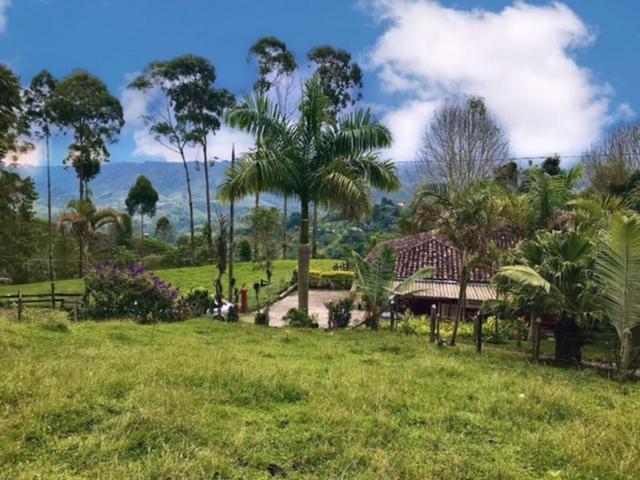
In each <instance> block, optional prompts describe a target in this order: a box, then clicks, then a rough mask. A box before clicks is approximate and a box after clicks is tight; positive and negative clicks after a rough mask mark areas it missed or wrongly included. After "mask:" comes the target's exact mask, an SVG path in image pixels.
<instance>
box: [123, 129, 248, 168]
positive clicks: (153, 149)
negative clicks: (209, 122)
mask: <svg viewBox="0 0 640 480" xmlns="http://www.w3.org/2000/svg"><path fill="white" fill-rule="evenodd" d="M133 140H134V142H135V150H134V152H133V155H134V156H136V157H151V158H162V159H163V160H165V161H167V162H181V161H182V159H181V158H180V155H179V154H178V153H177V152H174V151H172V150H170V149H168V148H166V147H165V146H163V145H161V144H160V143H159V142H157V141H156V140H155V138H153V136H152V135H151V134H150V133H149V132H148V131H147V130H144V129H138V130H136V131H135V132H134V133H133ZM208 142H209V145H208V149H207V155H208V157H209V158H210V159H214V158H216V157H217V158H219V159H223V160H229V159H230V158H231V146H232V145H234V144H235V148H236V155H240V154H242V153H243V152H246V151H248V150H249V149H250V148H251V147H253V145H254V141H253V138H252V137H251V136H250V135H247V134H245V133H243V132H240V131H238V130H233V129H231V128H229V127H226V126H223V127H222V128H221V129H220V130H218V131H217V132H216V134H215V135H212V136H209V138H208ZM185 156H186V158H187V161H194V160H202V150H201V149H200V148H196V147H187V149H186V155H185Z"/></svg>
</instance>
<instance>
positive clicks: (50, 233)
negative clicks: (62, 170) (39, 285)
mask: <svg viewBox="0 0 640 480" xmlns="http://www.w3.org/2000/svg"><path fill="white" fill-rule="evenodd" d="M45 140H46V148H47V222H48V224H47V228H48V231H47V240H48V245H47V253H48V256H49V282H51V283H53V245H52V243H53V231H52V222H51V158H50V148H49V134H48V133H47V135H46V139H45Z"/></svg>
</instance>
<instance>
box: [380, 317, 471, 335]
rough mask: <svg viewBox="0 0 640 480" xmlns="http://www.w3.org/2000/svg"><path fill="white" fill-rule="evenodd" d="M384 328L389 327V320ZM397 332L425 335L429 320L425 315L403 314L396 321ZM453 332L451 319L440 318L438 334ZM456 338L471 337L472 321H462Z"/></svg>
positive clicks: (427, 333)
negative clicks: (400, 318) (401, 317)
mask: <svg viewBox="0 0 640 480" xmlns="http://www.w3.org/2000/svg"><path fill="white" fill-rule="evenodd" d="M384 328H387V329H388V328H390V325H389V322H386V324H385V325H384ZM398 332H400V333H404V334H406V335H419V336H425V335H429V333H430V321H429V318H428V317H426V316H423V315H421V316H417V317H416V316H414V315H412V314H410V313H409V314H407V315H405V317H404V319H403V320H402V321H401V322H399V323H398ZM452 333H453V320H440V336H441V337H450V336H451V334H452ZM458 338H465V339H472V338H473V323H471V322H462V323H461V324H460V326H459V327H458Z"/></svg>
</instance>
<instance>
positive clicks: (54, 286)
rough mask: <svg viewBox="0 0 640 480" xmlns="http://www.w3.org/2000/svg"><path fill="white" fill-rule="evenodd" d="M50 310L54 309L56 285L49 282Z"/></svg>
mask: <svg viewBox="0 0 640 480" xmlns="http://www.w3.org/2000/svg"><path fill="white" fill-rule="evenodd" d="M51 308H56V284H55V283H53V282H51Z"/></svg>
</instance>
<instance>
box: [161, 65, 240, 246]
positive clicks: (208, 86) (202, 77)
mask: <svg viewBox="0 0 640 480" xmlns="http://www.w3.org/2000/svg"><path fill="white" fill-rule="evenodd" d="M162 70H163V75H164V76H165V77H166V78H167V80H168V81H169V86H168V89H167V92H168V95H169V96H170V97H171V98H172V99H173V101H174V102H175V103H174V105H175V114H176V118H177V120H178V121H179V122H181V123H182V124H183V125H185V126H186V128H187V131H186V139H187V140H188V141H189V142H190V143H191V144H194V145H196V146H198V147H199V148H201V150H202V163H203V166H204V179H205V200H206V205H207V227H208V228H207V229H205V232H206V237H207V245H208V247H209V252H210V254H211V253H212V249H213V241H212V237H211V232H212V231H213V227H212V222H211V187H210V180H209V162H210V161H211V160H210V158H209V152H208V142H209V136H210V135H214V134H215V132H216V131H218V130H219V129H220V119H221V116H222V113H223V112H224V111H225V110H226V109H227V108H229V107H230V106H232V105H233V103H234V102H235V99H234V97H233V95H231V93H230V92H229V91H227V90H225V89H217V88H215V87H214V83H215V81H216V70H215V68H214V66H213V65H212V64H211V63H210V62H209V60H207V59H206V58H204V57H199V56H196V55H183V56H181V57H177V58H174V59H173V60H169V61H167V62H164V63H163V66H162Z"/></svg>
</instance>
